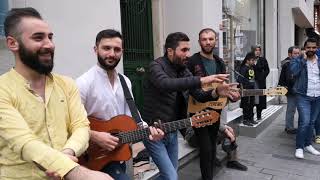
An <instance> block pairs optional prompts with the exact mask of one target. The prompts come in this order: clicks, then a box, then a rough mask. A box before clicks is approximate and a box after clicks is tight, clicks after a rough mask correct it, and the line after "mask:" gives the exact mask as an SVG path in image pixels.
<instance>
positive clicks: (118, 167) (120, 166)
mask: <svg viewBox="0 0 320 180" xmlns="http://www.w3.org/2000/svg"><path fill="white" fill-rule="evenodd" d="M101 171H102V172H104V173H107V174H109V175H110V176H111V177H112V178H113V179H117V180H130V178H129V176H128V175H127V174H126V163H125V162H123V163H120V162H111V163H109V164H107V165H106V166H105V167H104V168H103V169H102V170H101Z"/></svg>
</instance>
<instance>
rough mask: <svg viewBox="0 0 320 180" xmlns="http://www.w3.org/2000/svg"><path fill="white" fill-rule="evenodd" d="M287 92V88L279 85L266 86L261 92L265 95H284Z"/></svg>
mask: <svg viewBox="0 0 320 180" xmlns="http://www.w3.org/2000/svg"><path fill="white" fill-rule="evenodd" d="M287 92H288V90H287V88H285V87H281V86H279V87H275V88H268V89H266V90H265V91H264V93H263V94H264V95H267V96H283V95H286V94H287Z"/></svg>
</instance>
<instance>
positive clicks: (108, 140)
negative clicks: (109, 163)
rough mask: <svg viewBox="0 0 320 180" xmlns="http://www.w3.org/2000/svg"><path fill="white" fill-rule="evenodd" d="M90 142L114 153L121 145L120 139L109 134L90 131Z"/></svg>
mask: <svg viewBox="0 0 320 180" xmlns="http://www.w3.org/2000/svg"><path fill="white" fill-rule="evenodd" d="M90 140H91V141H93V142H94V143H96V144H98V145H99V146H100V147H101V148H102V149H103V150H108V151H113V150H114V149H115V148H116V147H117V146H118V144H119V138H118V137H115V136H113V135H111V134H110V133H107V132H99V131H93V130H90Z"/></svg>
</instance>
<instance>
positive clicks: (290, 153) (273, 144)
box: [179, 105, 320, 180]
mask: <svg viewBox="0 0 320 180" xmlns="http://www.w3.org/2000/svg"><path fill="white" fill-rule="evenodd" d="M284 106H285V105H284ZM285 109H286V107H284V108H283V111H282V112H281V113H280V115H279V116H278V117H277V118H275V119H274V120H273V121H272V123H271V125H270V126H268V127H267V128H266V129H265V130H264V131H263V132H262V133H260V134H259V136H257V137H256V138H250V137H244V136H238V138H237V144H238V145H239V147H238V148H239V149H238V155H239V161H240V162H241V163H243V164H245V165H246V166H247V167H248V171H238V170H233V169H229V168H226V167H225V163H226V162H224V164H223V167H222V168H217V169H215V177H214V180H320V156H315V155H311V154H309V153H307V152H305V153H304V155H305V159H303V160H299V159H296V158H295V157H294V152H295V135H289V134H287V133H286V132H284V128H285V126H284V122H285ZM297 117H298V113H297V112H296V116H295V124H296V125H297ZM314 147H315V148H316V149H318V150H320V145H318V144H314ZM220 153H221V152H220ZM220 156H221V155H220ZM179 179H181V180H200V179H201V173H200V168H199V158H198V157H196V158H194V159H193V160H192V161H190V162H189V163H188V164H187V165H185V166H183V167H181V168H180V170H179Z"/></svg>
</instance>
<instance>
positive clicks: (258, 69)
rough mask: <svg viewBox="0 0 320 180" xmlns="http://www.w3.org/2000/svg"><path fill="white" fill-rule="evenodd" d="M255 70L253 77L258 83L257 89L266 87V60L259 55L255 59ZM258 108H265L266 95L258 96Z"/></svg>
mask: <svg viewBox="0 0 320 180" xmlns="http://www.w3.org/2000/svg"><path fill="white" fill-rule="evenodd" d="M254 71H255V78H256V82H257V84H258V88H259V89H265V88H266V86H267V85H266V79H267V76H268V74H269V72H270V69H269V65H268V61H267V59H266V58H264V57H259V59H258V60H257V64H256V65H255V66H254ZM257 107H258V108H260V109H266V108H267V97H266V96H259V104H258V105H257Z"/></svg>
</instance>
